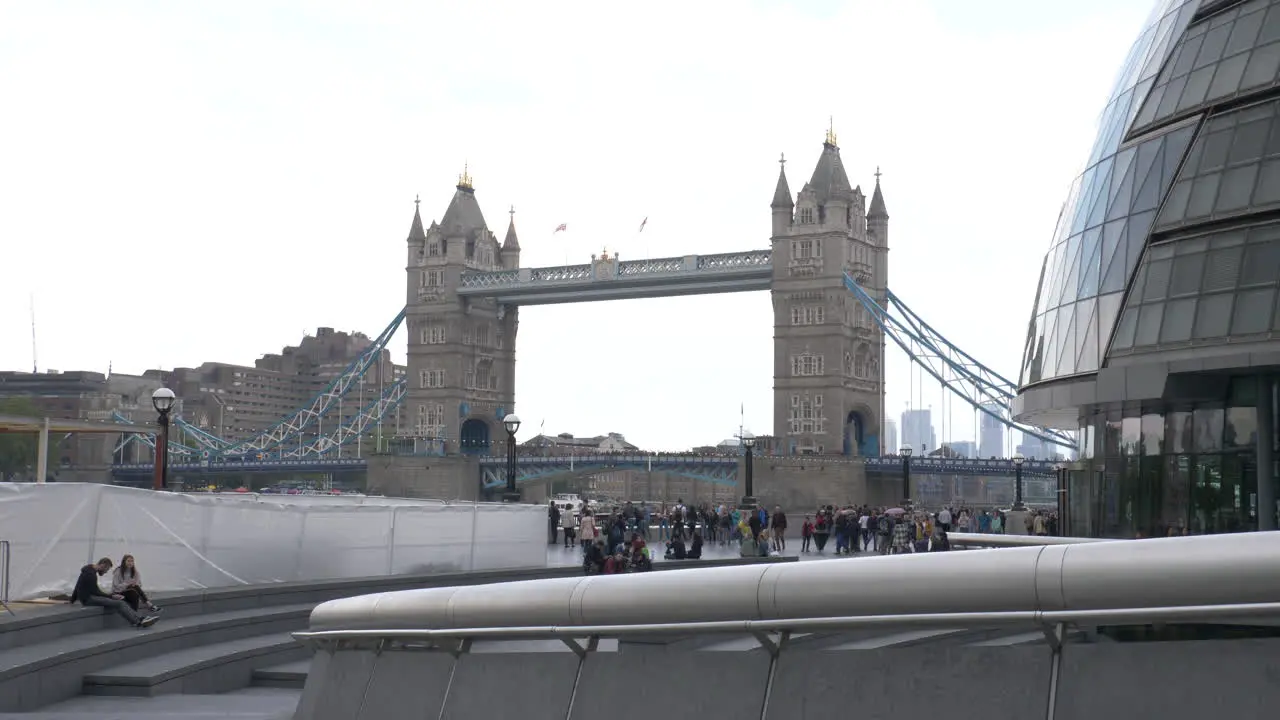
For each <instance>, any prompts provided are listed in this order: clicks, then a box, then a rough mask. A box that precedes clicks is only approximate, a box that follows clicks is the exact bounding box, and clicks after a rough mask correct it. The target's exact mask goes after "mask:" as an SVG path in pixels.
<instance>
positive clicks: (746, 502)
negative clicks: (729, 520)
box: [738, 495, 760, 510]
mask: <svg viewBox="0 0 1280 720" xmlns="http://www.w3.org/2000/svg"><path fill="white" fill-rule="evenodd" d="M759 507H760V502H759V501H758V500H756V499H755V498H754V497H752V496H751V495H746V496H744V497H743V498H742V500H741V501H740V502H739V503H738V509H739V510H755V509H757V508H759Z"/></svg>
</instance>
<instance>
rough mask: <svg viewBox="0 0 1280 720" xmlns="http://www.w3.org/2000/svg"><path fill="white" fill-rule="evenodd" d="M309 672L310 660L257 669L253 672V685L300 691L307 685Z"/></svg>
mask: <svg viewBox="0 0 1280 720" xmlns="http://www.w3.org/2000/svg"><path fill="white" fill-rule="evenodd" d="M310 670H311V659H310V658H308V659H306V660H298V661H296V662H291V663H285V664H284V665H275V666H272V667H267V668H259V669H257V670H254V671H253V684H254V686H256V687H271V688H291V689H294V690H301V689H302V688H303V686H304V685H306V684H307V672H308V671H310Z"/></svg>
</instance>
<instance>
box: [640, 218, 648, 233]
mask: <svg viewBox="0 0 1280 720" xmlns="http://www.w3.org/2000/svg"><path fill="white" fill-rule="evenodd" d="M648 224H649V218H645V219H644V220H642V221H640V232H644V226H645V225H648Z"/></svg>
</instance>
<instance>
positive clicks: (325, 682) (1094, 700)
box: [296, 639, 1280, 720]
mask: <svg viewBox="0 0 1280 720" xmlns="http://www.w3.org/2000/svg"><path fill="white" fill-rule="evenodd" d="M537 642H539V641H526V642H525V643H524V644H526V645H529V644H531V643H537ZM607 642H609V641H602V643H601V649H600V650H599V651H597V652H590V653H587V654H586V656H585V658H583V659H579V657H578V656H577V655H574V654H573V653H571V652H569V651H568V650H567V648H566V649H563V650H562V651H560V652H556V650H557V647H556V646H555V645H554V643H552V644H551V645H550V646H547V645H545V644H544V645H543V646H541V647H539V648H538V650H539V651H521V650H518V649H517V650H516V651H514V652H494V651H493V650H488V651H484V652H482V651H481V650H480V646H479V645H477V646H476V647H475V648H473V649H472V652H470V653H461V654H459V655H458V656H457V657H456V659H455V657H454V656H453V655H451V654H449V653H447V652H443V651H440V650H424V649H416V650H413V649H384V650H383V651H382V652H381V653H380V654H379V653H377V652H375V651H374V650H373V649H371V648H370V649H346V650H340V651H337V652H331V651H320V652H319V653H317V654H316V656H315V659H314V660H313V664H312V667H311V673H310V675H309V676H308V679H307V687H306V689H305V690H304V692H303V698H302V701H301V703H300V705H299V708H298V714H297V715H296V718H297V720H354V719H356V718H360V719H361V720H363V719H365V718H382V717H442V718H449V719H450V720H466V719H470V718H482V719H483V720H492V718H497V717H519V718H522V720H541V719H542V718H547V719H548V720H550V719H553V718H554V720H562V719H563V718H566V717H568V718H570V720H578V719H581V720H585V719H587V718H597V717H609V718H610V719H611V720H633V719H634V720H651V719H652V718H653V717H662V718H664V719H665V720H680V719H683V718H690V719H691V720H692V719H696V720H705V718H708V717H715V718H721V717H724V718H743V717H752V718H755V717H763V718H766V720H807V719H810V718H813V719H818V720H825V719H826V718H832V717H844V716H847V715H849V714H850V713H853V716H856V717H858V718H859V719H860V720H879V719H881V718H883V719H886V720H889V719H895V720H896V719H897V718H903V717H913V718H915V717H946V718H958V719H961V720H967V719H969V718H1049V717H1052V718H1054V720H1097V719H1098V718H1119V717H1142V718H1161V720H1181V719H1183V718H1187V719H1188V720H1203V718H1205V717H1234V718H1260V717H1268V716H1270V715H1271V714H1272V713H1273V712H1274V707H1275V706H1276V705H1277V703H1280V682H1277V681H1276V678H1277V676H1278V674H1280V640H1276V639H1266V640H1233V641H1229V640H1216V641H1202V642H1163V643H1154V642H1153V643H1131V644H1130V643H1110V642H1108V643H1100V644H1068V645H1066V646H1065V648H1064V650H1063V652H1062V655H1061V663H1060V664H1059V665H1058V666H1057V670H1056V672H1057V673H1058V686H1057V695H1056V696H1057V703H1056V708H1055V710H1056V714H1050V708H1049V704H1050V695H1051V690H1050V687H1051V681H1052V678H1053V675H1054V672H1055V665H1054V662H1053V653H1052V652H1051V650H1050V649H1049V647H1048V646H1047V645H1036V646H1013V647H980V646H938V645H929V644H924V645H916V646H906V647H900V648H889V649H876V650H833V649H826V650H824V649H795V648H787V649H784V650H783V651H782V652H780V653H779V654H778V655H777V656H776V657H770V655H769V654H768V653H767V652H765V651H764V650H762V649H756V650H750V651H741V652H709V651H698V650H691V649H687V648H684V647H681V646H679V645H665V644H661V643H653V644H644V643H639V642H636V643H621V644H613V645H612V646H606V644H605V643H607ZM491 644H495V645H496V644H502V645H507V646H509V647H508V648H507V649H508V650H510V649H511V648H510V646H517V645H520V644H521V643H517V642H510V643H491ZM450 678H452V682H450ZM366 687H367V688H368V690H367V691H366V690H365V688H366ZM655 698H656V700H655ZM653 702H658V703H659V706H655V705H653Z"/></svg>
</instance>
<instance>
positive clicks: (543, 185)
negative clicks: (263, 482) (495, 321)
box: [0, 0, 1151, 448]
mask: <svg viewBox="0 0 1280 720" xmlns="http://www.w3.org/2000/svg"><path fill="white" fill-rule="evenodd" d="M1150 4H1151V2H1150V0H1077V1H1074V2H1069V1H1066V0H1060V1H1059V2H1054V3H1040V2H1032V3H1028V2H1025V1H1024V0H966V1H965V2H960V0H932V1H929V0H893V2H884V1H883V0H849V1H848V2H836V1H834V0H821V1H814V2H798V3H791V4H788V3H778V2H765V1H763V0H754V1H751V2H746V1H744V0H699V1H698V2H679V3H678V2H663V1H659V2H648V3H642V4H638V5H636V4H632V5H629V6H626V7H625V9H624V7H623V6H620V5H616V4H611V3H599V2H569V1H566V2H556V3H531V2H527V1H524V2H515V1H513V2H483V1H481V0H473V1H472V2H466V3H454V2H448V3H446V2H442V1H440V0H434V1H428V2H404V3H393V2H367V3H347V2H337V1H320V0H309V1H308V2H305V3H304V2H293V3H285V2H266V1H263V0H254V1H229V2H204V3H167V2H111V3H102V2H55V1H51V0H42V1H41V2H18V1H17V0H12V1H10V0H0V99H3V108H4V109H3V111H2V112H0V368H5V369H14V370H26V369H30V367H31V361H32V348H31V332H30V318H29V313H28V305H29V300H28V298H29V296H30V294H31V293H34V294H35V309H36V316H37V323H38V336H39V344H38V349H39V366H40V368H41V369H42V370H44V369H46V368H56V369H60V370H75V369H87V370H98V371H106V369H107V366H108V363H113V364H114V368H115V370H116V371H118V372H130V373H140V372H142V371H143V370H145V369H147V368H152V367H156V366H162V367H166V368H167V367H172V366H175V365H176V366H193V365H197V364H199V363H201V362H203V361H224V362H234V363H244V364H252V362H253V360H254V359H255V358H257V357H258V356H260V355H262V354H263V353H267V352H275V351H278V350H279V348H280V347H281V346H283V345H286V344H295V343H296V342H298V340H299V339H300V338H301V336H302V333H303V331H304V330H306V331H310V332H314V330H315V328H316V327H318V326H332V327H336V328H338V329H343V330H360V331H364V332H367V333H368V334H370V335H375V334H377V333H378V332H379V331H380V330H381V329H382V328H383V327H384V326H385V325H386V324H387V322H389V321H390V320H391V318H392V317H393V316H394V315H395V314H396V312H397V311H398V310H399V308H400V306H401V305H403V303H404V298H405V288H404V282H405V276H404V264H405V244H404V238H405V236H406V234H407V233H408V229H409V221H410V219H411V218H412V214H413V198H414V195H415V194H416V193H421V195H422V207H423V215H424V218H425V219H426V220H427V221H428V222H429V221H430V220H431V219H432V218H434V219H439V217H440V215H441V214H443V212H444V209H445V206H446V205H447V204H448V201H449V198H450V196H451V195H452V193H453V185H454V183H455V182H456V178H457V174H458V172H460V171H461V169H462V165H463V163H464V162H468V163H469V164H470V169H471V173H472V175H473V177H474V179H475V187H476V195H477V198H478V199H479V200H480V203H481V206H482V207H483V209H484V211H485V214H486V219H487V220H488V222H489V224H490V227H491V229H493V230H494V231H495V232H496V233H497V234H498V235H499V237H501V236H502V234H503V232H504V230H505V227H506V221H507V215H506V210H507V207H508V205H509V204H514V205H515V208H516V225H517V228H518V230H519V232H520V238H521V245H522V248H523V256H522V261H523V264H524V265H531V266H537V265H550V264H560V263H563V262H564V260H565V257H566V255H568V256H569V258H570V260H571V261H575V262H584V261H586V259H587V258H588V256H589V255H590V254H591V253H593V252H599V251H600V249H601V247H602V246H607V247H608V248H609V250H610V251H611V252H614V251H616V252H619V253H620V254H621V256H622V258H623V259H635V258H640V257H643V256H652V257H665V256H673V255H683V254H687V253H713V252H729V251H734V250H747V249H754V248H766V247H768V238H769V201H770V199H771V197H772V194H773V186H774V182H775V179H776V176H777V170H778V166H777V163H776V160H777V157H778V153H779V152H783V151H785V152H786V154H787V157H788V159H789V160H790V162H789V163H788V166H787V167H788V170H789V172H788V175H789V178H790V180H791V187H792V189H793V190H798V189H799V188H800V187H801V185H803V183H804V181H805V180H807V179H808V176H809V173H810V172H811V171H812V169H813V164H814V163H815V162H816V160H817V156H818V152H819V150H820V147H821V142H822V138H823V134H824V132H825V130H826V126H827V118H828V116H834V118H835V128H836V131H837V133H838V134H839V137H840V145H841V148H842V154H843V157H844V161H845V164H846V166H847V167H848V169H849V172H850V176H851V178H850V179H851V180H852V181H853V182H854V183H855V184H859V183H860V184H861V185H862V186H863V189H864V190H865V191H866V192H867V193H868V195H869V194H870V188H871V186H872V183H873V178H872V173H873V172H874V170H875V167H876V166H877V165H878V166H880V167H881V168H882V170H883V172H884V176H883V178H882V182H883V187H884V192H885V198H886V201H887V204H888V208H889V213H890V215H891V220H890V245H891V248H892V254H891V256H890V257H891V259H890V281H889V283H890V287H891V288H892V289H893V290H894V292H895V293H897V294H898V295H899V296H901V297H902V298H903V299H904V300H906V301H907V302H908V303H909V304H910V305H911V306H912V307H913V309H914V310H916V312H918V313H919V314H921V315H922V316H923V317H924V318H925V319H926V320H928V321H929V322H930V323H931V324H933V325H934V326H935V327H936V328H938V329H940V330H941V331H942V332H943V333H945V334H946V335H947V336H948V337H949V338H950V339H951V340H952V341H953V342H955V343H956V344H958V345H959V346H961V347H963V348H966V349H967V350H969V351H970V352H971V353H973V354H974V355H976V356H977V357H978V358H979V359H981V360H983V361H984V362H986V363H988V364H990V365H991V366H993V367H994V368H996V369H998V370H1000V371H1001V372H1003V373H1004V374H1005V375H1006V376H1007V377H1010V378H1014V379H1016V377H1017V369H1018V364H1019V360H1020V353H1021V349H1022V343H1023V340H1024V338H1025V335H1026V323H1027V319H1028V317H1029V315H1030V306H1031V303H1032V300H1033V295H1034V292H1035V284H1036V281H1037V278H1038V273H1039V269H1040V263H1041V261H1042V258H1043V253H1044V250H1045V248H1046V247H1047V246H1048V242H1049V239H1050V234H1051V232H1052V231H1053V226H1054V222H1055V220H1056V218H1057V214H1058V210H1059V208H1060V205H1061V202H1062V200H1063V198H1064V196H1065V192H1066V189H1067V186H1068V185H1069V183H1070V181H1071V179H1072V176H1073V175H1074V174H1075V173H1076V172H1077V171H1078V170H1079V165H1080V163H1081V162H1082V161H1083V160H1084V158H1085V155H1086V154H1087V152H1088V150H1089V148H1090V146H1091V143H1092V140H1093V133H1094V125H1095V122H1096V118H1097V114H1098V112H1099V111H1100V110H1101V109H1102V105H1103V102H1104V101H1105V99H1106V96H1107V94H1108V92H1109V90H1110V85H1111V82H1112V81H1113V79H1114V74H1115V72H1116V70H1117V69H1118V67H1119V64H1120V63H1121V61H1122V60H1123V59H1124V55H1125V53H1126V52H1127V51H1128V48H1129V44H1130V43H1131V42H1132V40H1133V38H1134V37H1135V36H1136V35H1137V33H1138V32H1139V30H1140V29H1141V27H1140V26H1141V24H1142V21H1143V19H1144V18H1145V16H1146V15H1147V12H1148V11H1149V9H1150ZM646 216H647V217H648V218H649V224H648V227H647V228H646V230H645V232H644V233H643V234H637V232H636V231H637V228H638V226H639V224H640V221H641V220H642V219H643V218H645V217H646ZM561 222H564V223H568V224H569V229H570V232H569V233H567V234H566V233H561V234H559V235H556V236H554V237H553V236H552V232H551V231H552V230H553V229H554V228H555V226H556V225H557V224H558V223H561ZM520 320H521V324H520V335H519V342H518V348H519V350H518V356H519V364H518V373H517V403H516V405H517V407H516V410H517V412H519V414H520V415H521V416H522V417H523V418H524V419H525V421H526V423H527V426H532V427H533V428H535V429H536V428H537V426H538V425H539V424H540V423H541V422H543V421H544V420H545V423H546V430H547V431H548V432H571V433H574V434H578V435H588V434H595V433H603V432H606V431H616V432H622V433H624V434H626V435H627V437H628V439H630V440H631V441H633V442H636V443H638V444H640V445H642V446H645V447H652V448H681V447H688V446H690V445H697V444H702V443H708V442H716V441H719V440H721V439H723V438H725V437H728V436H730V435H732V434H734V433H736V430H737V427H738V422H739V407H740V405H745V408H746V425H747V428H748V429H750V430H752V431H754V432H757V433H768V432H770V431H771V429H772V427H771V426H772V412H771V408H772V394H773V393H772V333H773V329H772V327H771V325H772V321H771V311H770V303H769V296H768V294H767V293H762V292H761V293H747V294H732V295H718V296H705V297H692V298H668V299H660V300H635V301H622V302H612V303H597V304H580V305H563V306H551V307H533V308H527V309H524V310H522V311H521V316H520ZM393 353H394V354H395V356H396V358H397V360H398V361H401V362H402V361H403V358H404V337H403V333H402V335H401V337H400V338H398V339H397V340H396V341H395V343H394V347H393ZM907 367H908V362H907V360H906V359H905V356H904V355H903V354H902V353H901V352H898V351H891V353H890V358H889V361H888V367H887V372H888V379H887V382H888V388H889V400H888V407H889V409H890V417H894V418H896V416H897V415H898V414H899V413H900V412H901V410H902V409H904V408H905V407H906V405H907V402H908V400H907V396H908V387H909V383H908V370H907ZM940 403H941V392H940V390H939V389H938V387H937V385H936V383H933V384H929V383H926V385H925V389H924V391H923V401H922V402H920V403H919V404H920V405H925V406H927V405H933V406H934V408H935V417H937V416H938V415H940V414H941V413H940V412H939V410H938V408H939V405H940ZM917 406H919V405H917ZM955 406H956V407H955V409H954V410H953V412H952V413H951V424H952V425H954V428H952V427H948V428H947V429H946V431H945V432H944V431H943V428H942V427H940V423H937V422H936V421H935V424H938V425H939V427H938V430H939V435H940V438H941V439H944V440H945V439H968V438H972V437H973V434H974V423H973V413H972V412H971V411H969V410H968V409H962V408H961V407H960V403H959V402H957V403H955ZM522 434H523V433H522Z"/></svg>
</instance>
